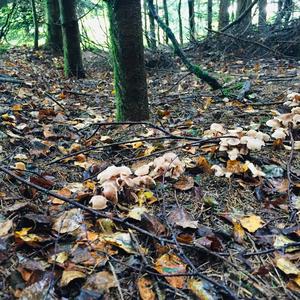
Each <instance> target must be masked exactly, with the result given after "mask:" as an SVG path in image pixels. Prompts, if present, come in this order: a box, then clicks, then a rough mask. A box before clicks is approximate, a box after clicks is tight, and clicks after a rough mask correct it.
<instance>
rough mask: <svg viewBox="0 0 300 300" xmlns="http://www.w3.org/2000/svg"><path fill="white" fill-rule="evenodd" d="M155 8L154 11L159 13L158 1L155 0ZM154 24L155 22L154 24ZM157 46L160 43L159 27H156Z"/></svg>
mask: <svg viewBox="0 0 300 300" xmlns="http://www.w3.org/2000/svg"><path fill="white" fill-rule="evenodd" d="M155 6H156V10H157V11H159V6H158V0H155ZM154 24H155V22H154ZM156 36H157V44H158V45H160V44H161V41H160V29H159V26H157V35H156Z"/></svg>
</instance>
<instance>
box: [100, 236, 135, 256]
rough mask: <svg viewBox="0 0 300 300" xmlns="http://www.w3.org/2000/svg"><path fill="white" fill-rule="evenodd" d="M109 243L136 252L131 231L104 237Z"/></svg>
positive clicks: (128, 251)
mask: <svg viewBox="0 0 300 300" xmlns="http://www.w3.org/2000/svg"><path fill="white" fill-rule="evenodd" d="M102 238H103V240H104V241H106V242H107V243H109V244H111V245H114V246H117V247H118V248H121V249H123V250H124V251H126V252H127V253H136V251H135V249H134V248H133V246H132V240H131V236H130V234H129V233H125V232H124V233H123V232H116V233H113V234H110V235H105V236H103V237H102Z"/></svg>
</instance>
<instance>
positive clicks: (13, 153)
mask: <svg viewBox="0 0 300 300" xmlns="http://www.w3.org/2000/svg"><path fill="white" fill-rule="evenodd" d="M199 60H200V59H199ZM106 61H107V58H106V57H105V56H104V57H102V58H101V57H98V56H95V55H92V54H90V53H85V62H86V69H87V78H86V79H82V80H66V79H63V70H62V65H63V62H62V60H61V59H58V58H53V57H51V56H49V55H48V54H47V53H45V52H42V51H35V52H33V51H30V50H28V49H26V48H19V49H15V50H11V51H10V52H9V53H7V54H5V55H3V56H2V59H1V60H0V74H1V75H0V103H1V106H0V116H1V117H0V161H1V163H0V200H1V210H0V223H1V226H0V299H12V298H13V299H14V298H19V299H62V298H67V299H78V300H79V299H80V300H83V299H143V300H150V299H299V297H300V256H299V255H300V225H298V224H299V221H298V220H299V215H298V209H300V196H299V187H300V177H299V176H300V160H299V158H298V157H297V150H298V149H300V147H299V143H297V141H298V140H299V132H298V131H297V126H298V123H299V118H300V115H298V113H299V110H298V111H297V106H298V101H300V95H295V94H293V95H290V94H291V93H292V92H300V91H299V82H300V73H299V63H297V62H293V61H289V60H287V59H284V60H282V59H281V60H280V59H278V60H276V59H272V58H268V59H259V60H249V59H248V60H246V61H243V60H235V61H234V60H231V61H228V60H227V61H226V60H225V61H221V60H219V61H213V62H207V61H204V60H200V62H201V65H204V66H205V68H206V69H207V70H213V71H214V74H215V75H216V76H217V77H218V78H219V79H220V81H221V82H222V83H225V85H226V84H227V87H225V88H224V90H223V93H221V92H220V91H217V92H212V91H210V89H209V88H208V87H207V86H206V85H205V84H203V83H201V82H199V80H197V79H196V78H195V77H194V76H193V75H191V74H189V73H188V72H186V71H185V70H184V69H183V68H182V67H181V66H180V65H173V66H172V67H168V68H159V69H158V68H157V69H149V70H148V86H149V101H150V109H151V121H150V122H149V123H137V124H114V123H113V122H114V114H113V112H114V90H113V79H112V72H111V71H110V70H109V68H108V66H107V62H106ZM12 78H14V79H18V80H21V81H20V82H18V81H15V82H8V81H11V79H12ZM249 86H250V89H249ZM247 90H249V91H247ZM245 91H246V93H244V92H245ZM288 95H290V96H288ZM288 98H289V99H290V102H289V103H285V102H286V101H287V100H288ZM284 103H285V105H284ZM291 103H292V105H293V107H291ZM287 104H288V105H287ZM294 107H296V109H295V108H294ZM292 108H294V112H293V113H289V112H290V111H291V109H292ZM299 114H300V113H299ZM273 118H275V119H274V121H273V123H274V124H275V125H276V126H277V127H278V128H279V130H277V131H276V132H277V135H276V134H275V135H274V136H275V138H274V137H271V135H272V134H273V133H274V130H275V128H274V129H273V131H272V128H271V127H270V126H267V125H266V122H267V121H268V120H271V119H273ZM276 118H277V119H276ZM297 122H298V123H297ZM273 123H272V124H273ZM97 124H101V125H97ZM275 125H274V126H275ZM228 130H231V131H228ZM249 131H250V132H249ZM262 132H263V133H264V134H267V135H268V136H266V135H264V134H263V133H262ZM222 136H228V138H222ZM220 137H221V138H220ZM242 140H243V141H242ZM222 141H223V142H222ZM220 143H221V145H220ZM170 152H171V153H175V154H176V155H177V156H178V157H177V156H175V155H174V154H170ZM158 157H159V158H158ZM157 158H158V159H157ZM230 158H231V159H230ZM112 165H115V166H118V167H120V166H125V167H128V168H130V169H128V168H125V167H123V168H117V167H116V168H113V167H111V166H112ZM107 167H111V168H109V169H108V171H107ZM105 170H106V172H103V171H105ZM149 170H150V171H149ZM131 171H132V172H135V174H130V172H131ZM99 174H100V175H99ZM105 184H106V188H107V190H105V189H103V188H104V186H105ZM105 191H108V193H106V192H105ZM54 193H55V194H54ZM101 194H102V197H99V195H101ZM55 196H56V197H55ZM104 196H105V197H106V198H109V199H110V200H111V201H106V199H105V198H104ZM90 201H92V202H90Z"/></svg>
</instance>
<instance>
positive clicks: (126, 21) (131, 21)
mask: <svg viewBox="0 0 300 300" xmlns="http://www.w3.org/2000/svg"><path fill="white" fill-rule="evenodd" d="M106 2H107V6H108V15H109V21H110V38H111V54H112V58H113V63H114V80H115V92H116V106H117V113H116V118H117V120H118V121H124V120H129V121H140V120H147V119H148V118H149V108H148V98H147V83H146V72H145V66H144V47H143V32H142V16H141V1H140V0H126V1H124V0H107V1H106Z"/></svg>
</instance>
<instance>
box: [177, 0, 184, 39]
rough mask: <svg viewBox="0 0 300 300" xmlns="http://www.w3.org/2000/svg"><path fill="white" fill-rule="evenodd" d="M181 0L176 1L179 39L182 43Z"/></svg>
mask: <svg viewBox="0 0 300 300" xmlns="http://www.w3.org/2000/svg"><path fill="white" fill-rule="evenodd" d="M181 4H182V2H181V0H179V1H178V6H177V13H178V26H179V41H180V44H181V45H182V44H183V29H182V17H181Z"/></svg>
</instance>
